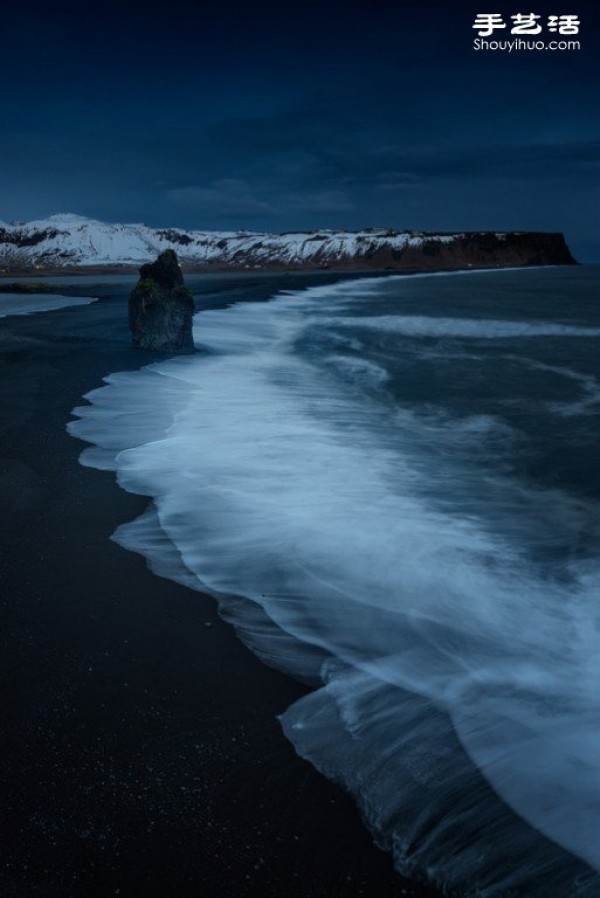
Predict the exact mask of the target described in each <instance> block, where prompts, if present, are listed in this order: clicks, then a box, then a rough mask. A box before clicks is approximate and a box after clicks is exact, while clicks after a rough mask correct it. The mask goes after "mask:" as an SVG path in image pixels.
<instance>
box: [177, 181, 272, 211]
mask: <svg viewBox="0 0 600 898" xmlns="http://www.w3.org/2000/svg"><path fill="white" fill-rule="evenodd" d="M166 195H167V198H168V199H169V200H170V201H171V202H173V203H175V204H176V205H178V206H185V207H186V208H188V209H192V210H193V211H195V212H198V213H209V214H211V215H215V216H224V217H226V218H229V217H231V218H251V217H252V216H254V215H276V214H277V209H276V208H275V207H274V206H273V205H271V203H269V202H266V201H265V200H264V199H261V198H260V197H259V196H257V195H256V194H255V192H254V191H253V189H252V187H251V186H250V185H249V184H247V183H246V182H245V181H242V180H240V179H239V178H221V179H219V180H217V181H213V182H212V183H210V184H208V185H205V186H201V185H196V184H192V185H187V186H183V187H171V188H170V189H168V190H167V191H166Z"/></svg>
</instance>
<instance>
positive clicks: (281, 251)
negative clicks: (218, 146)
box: [0, 215, 575, 274]
mask: <svg viewBox="0 0 600 898" xmlns="http://www.w3.org/2000/svg"><path fill="white" fill-rule="evenodd" d="M166 249H172V250H175V251H176V252H177V255H178V257H179V259H180V261H181V264H182V266H183V267H184V269H188V270H213V271H219V270H239V271H243V270H248V269H273V270H282V269H291V270H303V269H306V270H318V269H323V268H325V269H326V268H336V269H337V268H339V269H348V270H365V269H377V270H382V269H388V270H398V271H402V270H415V269H421V270H423V269H424V270H431V269H441V268H445V269H447V268H469V267H473V268H481V267H494V266H499V267H504V266H515V265H569V264H573V263H574V262H575V260H574V259H573V256H572V255H571V253H570V251H569V248H568V246H567V244H566V242H565V238H564V236H563V235H562V234H560V233H543V232H532V231H507V232H499V231H480V232H463V231H461V232H456V233H448V234H445V233H444V234H442V233H429V232H425V231H402V230H395V229H392V228H387V229H386V228H381V229H377V228H366V229H364V230H359V231H335V230H332V231H329V230H319V231H302V232H296V231H294V232H286V233H279V234H269V233H259V232H250V231H185V230H182V229H180V228H166V229H165V228H162V229H161V228H149V227H147V226H146V225H143V224H106V223H104V222H100V221H93V220H91V219H87V218H82V217H80V216H76V215H52V216H50V218H48V219H43V220H41V221H32V222H28V223H12V224H6V223H2V222H0V268H2V269H3V271H4V273H8V274H10V273H11V272H14V271H32V270H36V269H44V270H48V269H49V270H52V269H59V270H64V269H70V268H103V267H128V268H133V267H138V266H139V265H140V264H143V263H145V262H149V261H151V260H152V259H154V258H156V256H157V255H158V254H159V253H161V252H163V251H164V250H166Z"/></svg>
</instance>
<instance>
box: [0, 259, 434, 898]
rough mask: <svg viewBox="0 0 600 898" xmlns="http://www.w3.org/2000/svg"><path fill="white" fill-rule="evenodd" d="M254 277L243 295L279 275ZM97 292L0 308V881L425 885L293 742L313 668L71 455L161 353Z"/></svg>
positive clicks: (122, 887) (220, 889)
mask: <svg viewBox="0 0 600 898" xmlns="http://www.w3.org/2000/svg"><path fill="white" fill-rule="evenodd" d="M258 283H259V282H258V281H256V280H255V281H254V282H253V287H252V290H250V291H249V293H254V296H253V297H252V298H257V296H258V295H259V294H260V290H261V289H262V291H263V293H265V291H271V290H272V289H273V285H274V281H273V279H272V278H271V279H270V280H269V283H268V286H264V285H263V287H261V288H259V286H257V285H258ZM302 283H303V284H306V283H307V278H306V276H304V277H303V279H302ZM281 286H285V287H286V288H289V287H290V286H293V284H290V279H289V278H287V279H286V281H285V284H281ZM225 287H226V285H222V286H221V287H218V285H217V288H218V289H219V290H221V295H222V297H223V301H225V298H226V297H227V295H228V294H227V290H226V289H225ZM236 287H239V279H238V280H237V281H236ZM79 291H80V292H81V293H82V294H84V293H85V295H94V293H93V292H92V293H89V292H88V291H87V289H86V290H85V291H83V290H81V287H80V288H79ZM72 292H73V293H74V294H76V293H77V292H78V291H77V289H76V288H72ZM105 293H106V297H105V298H103V299H102V300H101V301H100V302H97V303H94V304H92V305H90V306H86V307H82V308H74V309H63V310H58V311H52V312H47V313H41V314H39V315H34V316H31V317H12V318H5V319H1V320H0V366H1V369H2V374H1V377H0V394H1V399H0V402H1V409H2V414H1V418H0V426H1V430H2V442H1V446H0V482H1V489H2V497H3V501H2V503H1V524H0V527H1V531H2V554H1V558H0V584H1V585H0V597H1V605H0V607H1V616H2V621H1V624H0V626H1V630H0V632H1V633H2V636H1V637H0V638H1V640H2V651H1V653H0V659H1V660H0V664H1V666H2V675H3V682H4V687H3V703H2V717H3V720H2V734H3V737H4V738H3V744H2V748H1V749H0V753H1V754H0V761H1V765H0V770H1V774H0V775H1V777H2V779H3V784H2V794H3V796H4V808H3V814H2V818H3V830H4V832H3V835H2V845H3V862H2V874H1V875H0V883H1V894H2V895H3V896H18V898H26V896H37V895H40V896H43V898H58V896H60V898H69V896H77V898H79V896H85V898H94V896H111V895H121V896H132V898H133V896H134V898H138V896H154V895H156V896H164V898H170V896H177V898H186V896H196V895H198V896H199V895H202V896H230V895H231V896H234V895H235V896H261V898H270V896H278V898H279V896H281V895H288V896H292V898H294V896H297V898H317V896H323V898H325V896H327V898H351V896H360V895H365V896H377V898H396V896H398V898H399V896H423V898H424V896H426V895H428V896H431V895H432V894H433V893H431V892H430V891H427V890H426V889H424V888H420V887H417V886H414V885H411V884H410V883H406V882H404V881H402V880H401V879H399V878H398V877H397V876H396V874H395V873H394V871H393V868H392V863H391V860H390V859H389V857H388V856H387V855H385V854H384V853H382V852H380V851H378V850H377V849H376V848H375V847H374V846H373V844H372V841H371V838H370V836H369V834H368V833H367V831H366V829H365V828H364V826H363V825H362V823H361V821H360V818H359V815H358V812H357V811H356V809H355V807H354V804H353V802H352V801H351V799H350V798H349V797H348V796H346V795H345V794H344V793H343V792H342V791H341V790H340V789H338V788H337V787H336V786H335V785H333V784H331V783H329V782H328V781H326V780H325V779H323V778H322V777H321V776H320V775H319V774H317V773H316V772H315V771H314V770H313V769H312V767H310V765H308V764H306V763H305V762H303V761H302V760H301V759H300V758H298V757H297V756H296V755H295V754H294V752H293V750H292V748H291V746H290V745H289V744H288V742H287V741H286V740H285V739H284V737H283V735H282V734H281V731H280V728H279V724H278V722H277V719H276V715H277V714H279V713H280V712H282V711H284V710H285V708H286V707H287V706H288V705H289V704H290V703H291V702H293V701H294V700H295V699H296V698H298V697H299V696H300V695H301V694H302V692H303V691H304V687H302V686H301V685H299V684H297V683H295V682H294V681H292V680H290V679H288V678H286V677H284V676H282V675H280V674H278V673H277V672H275V671H273V670H271V669H269V668H267V667H265V666H263V665H262V664H261V663H260V662H259V661H258V660H257V659H256V658H255V657H254V656H253V655H252V654H251V653H250V652H249V651H248V650H247V649H246V648H245V647H244V646H243V645H242V644H241V643H240V642H239V641H238V639H237V638H236V636H235V634H234V632H233V631H232V630H231V629H230V628H229V627H228V626H227V625H226V624H224V623H223V622H221V621H220V620H219V618H218V616H217V613H216V608H215V604H214V602H213V601H212V600H211V599H210V598H203V597H202V596H201V595H199V594H198V593H195V592H192V591H190V590H187V589H185V588H184V587H181V586H178V585H177V584H175V583H172V582H170V581H167V580H163V579H160V578H158V577H156V576H154V575H153V574H151V573H150V572H149V571H148V570H147V568H146V565H145V563H144V561H143V560H142V559H141V558H140V557H139V556H137V555H134V554H131V553H128V552H126V551H124V550H123V549H121V548H119V547H118V546H117V545H116V544H114V543H113V542H111V541H110V540H109V536H110V534H111V533H112V532H113V531H114V529H115V528H116V527H117V526H118V525H119V524H121V523H123V522H124V521H127V520H131V519H132V518H133V517H135V516H136V515H137V514H139V513H141V511H142V510H143V509H144V507H145V504H146V503H145V500H144V499H143V498H140V497H137V496H132V495H129V494H127V493H124V492H123V491H122V490H120V489H119V488H118V487H117V485H116V483H115V481H114V477H113V475H112V474H110V473H102V472H98V471H95V470H92V469H89V468H83V467H81V466H80V465H79V464H78V461H77V458H78V455H79V453H80V452H81V450H82V448H83V445H82V444H81V443H79V442H78V441H77V440H74V439H73V438H71V437H70V436H69V435H68V434H67V433H66V431H65V424H66V422H67V420H68V419H69V416H70V411H71V409H72V408H73V407H74V406H75V405H78V404H80V402H81V397H82V395H83V394H84V393H85V392H87V391H88V390H90V389H93V388H94V387H96V386H98V385H99V384H100V382H101V379H102V377H103V376H104V375H106V374H108V373H110V372H113V371H118V370H125V369H132V368H138V367H140V366H141V365H142V364H145V363H147V362H149V361H151V360H152V358H151V357H150V356H149V355H146V354H145V353H143V352H140V351H135V350H133V349H131V348H130V345H129V335H128V333H127V330H126V325H125V317H126V316H125V305H124V297H123V293H122V292H121V294H120V296H119V295H118V294H119V290H118V288H116V287H114V286H113V287H112V288H111V290H107V291H105ZM111 293H112V294H116V295H114V296H113V297H112V298H111V296H110V294H111ZM218 302H219V300H218V299H215V297H214V296H213V299H212V301H211V304H213V303H218Z"/></svg>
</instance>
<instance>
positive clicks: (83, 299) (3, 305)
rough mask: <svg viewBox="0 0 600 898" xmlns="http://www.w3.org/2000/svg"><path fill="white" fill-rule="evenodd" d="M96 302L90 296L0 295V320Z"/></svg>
mask: <svg viewBox="0 0 600 898" xmlns="http://www.w3.org/2000/svg"><path fill="white" fill-rule="evenodd" d="M92 302H96V299H95V297H92V296H60V295H59V294H57V293H43V294H40V293H36V294H35V295H34V296H31V295H27V294H23V293H2V294H0V318H6V317H8V316H9V315H33V314H34V313H35V312H51V311H52V310H53V309H64V308H65V307H67V306H87V305H89V304H90V303H92Z"/></svg>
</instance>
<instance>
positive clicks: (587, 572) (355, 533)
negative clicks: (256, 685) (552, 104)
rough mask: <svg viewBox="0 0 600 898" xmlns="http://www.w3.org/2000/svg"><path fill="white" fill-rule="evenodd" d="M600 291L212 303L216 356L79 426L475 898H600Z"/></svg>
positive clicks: (438, 280) (584, 280)
mask: <svg viewBox="0 0 600 898" xmlns="http://www.w3.org/2000/svg"><path fill="white" fill-rule="evenodd" d="M198 282H199V279H198ZM599 288H600V268H599V267H595V266H577V267H568V268H544V269H526V270H504V271H496V270H494V271H481V272H479V271H473V272H456V273H439V274H426V275H412V276H385V277H365V278H361V279H356V280H342V281H340V282H339V283H336V284H330V285H322V286H313V287H309V288H307V289H305V290H288V291H282V292H280V293H278V294H277V295H276V296H275V297H274V298H273V299H272V300H271V301H269V302H255V301H251V300H250V301H246V297H245V296H244V285H243V282H242V281H240V282H239V285H238V287H237V288H236V290H235V291H234V292H233V293H232V294H231V295H230V296H229V297H227V296H225V297H224V298H223V297H221V298H220V300H219V302H218V303H215V302H212V301H211V297H210V295H209V294H208V293H206V292H204V293H203V291H202V288H201V287H198V289H197V299H198V304H199V308H200V311H199V312H198V314H197V315H196V318H195V331H194V336H195V341H196V344H197V346H198V349H199V352H198V353H197V354H196V355H195V356H191V357H181V358H174V359H167V360H161V361H157V362H156V363H154V364H151V365H150V366H148V367H145V368H142V369H141V370H139V371H133V372H126V373H113V374H111V375H110V376H108V377H107V378H106V384H105V385H104V386H102V387H100V388H99V389H97V390H94V391H92V392H91V393H88V394H87V395H86V397H85V399H86V400H87V404H86V405H83V406H81V407H79V408H77V409H75V417H76V420H75V421H73V422H71V423H70V424H69V431H70V432H71V433H72V434H73V435H74V436H77V437H79V438H81V439H83V440H85V441H87V442H88V443H90V444H91V445H90V447H89V448H87V449H86V450H85V451H84V452H83V454H82V457H81V460H82V463H83V464H86V465H90V466H92V467H97V468H102V469H108V470H114V471H115V472H116V476H117V478H118V482H119V484H120V485H121V486H122V487H123V489H125V490H129V491H131V492H135V493H140V494H142V495H147V496H149V497H151V498H152V503H151V504H150V506H149V508H148V510H147V512H146V513H145V514H144V515H143V516H142V517H141V518H138V519H137V520H136V521H133V522H128V523H125V522H124V523H123V525H122V526H121V527H119V529H118V530H117V532H116V533H115V534H114V539H115V540H116V541H117V542H119V543H120V544H121V545H122V546H124V547H125V548H128V549H131V550H133V551H137V552H140V553H142V554H143V555H144V556H145V557H146V558H147V559H148V562H149V564H150V566H151V567H152V569H153V570H154V571H155V572H156V573H157V574H158V575H160V576H166V577H170V578H172V579H174V580H177V581H179V582H183V583H185V584H186V585H188V586H190V587H191V588H193V589H197V590H199V591H202V592H208V593H210V594H212V595H214V596H215V597H216V598H217V600H218V602H219V605H220V609H221V614H222V615H223V616H224V617H225V618H226V619H227V620H229V621H231V623H232V624H233V625H234V626H235V627H236V629H237V631H238V633H239V635H240V638H241V639H243V640H244V642H246V643H247V644H248V645H249V646H250V648H252V650H253V651H254V652H256V654H258V655H259V657H261V658H262V659H263V660H264V661H265V662H266V663H267V664H270V665H272V666H274V667H276V668H278V669H281V670H283V671H286V672H288V673H289V674H291V675H292V676H295V677H297V678H299V679H301V680H302V681H304V682H306V683H308V684H310V686H311V687H312V689H311V691H310V692H309V693H308V694H307V695H306V696H305V697H304V698H302V699H301V700H299V701H298V702H296V703H295V704H294V705H292V706H291V707H290V708H288V709H287V710H285V712H284V713H283V714H282V717H281V725H282V727H283V730H284V732H285V734H286V736H287V738H288V739H289V740H290V741H291V742H292V744H293V745H294V747H295V749H296V751H297V752H298V753H299V754H300V755H301V756H302V757H304V758H307V759H308V760H309V761H311V763H312V764H313V765H314V766H315V767H317V768H318V769H319V770H321V771H322V772H323V773H324V774H325V775H326V776H328V777H330V778H331V779H333V780H335V781H337V782H340V783H341V784H342V785H343V786H344V787H345V788H346V789H347V790H348V791H350V792H351V793H352V794H353V795H354V796H355V799H356V801H357V803H358V805H359V807H360V809H361V813H362V815H363V817H364V819H365V823H366V824H367V825H368V826H369V828H370V830H371V832H372V833H373V837H374V839H375V841H376V842H377V844H378V845H380V846H381V847H383V848H385V849H386V850H387V851H389V852H390V853H392V855H393V857H394V861H395V864H396V866H397V868H398V870H399V871H400V872H402V873H405V874H407V875H409V876H413V877H415V878H419V879H424V880H427V881H430V882H432V883H434V884H436V885H437V886H438V887H439V888H440V889H441V890H442V891H445V892H446V893H448V894H457V895H462V896H471V895H473V896H475V895H477V896H481V898H483V896H486V898H487V896H492V895H493V896H513V895H519V896H521V895H522V896H533V898H542V896H543V898H549V896H552V898H562V896H564V898H572V896H586V898H587V896H600V876H599V875H598V873H597V872H596V871H598V870H600V841H599V840H598V837H597V830H598V820H599V818H600V697H599V696H600V691H599V689H598V684H599V679H600V660H599V659H600V628H599V623H600V612H599V608H598V605H599V600H600V578H599V572H600V565H599V561H598V559H599V545H598V538H599V535H600V501H599V500H600V474H599V472H598V465H597V459H598V411H599V409H600V353H599V346H600V341H599V338H600V307H599V304H598V297H599V292H600V291H599ZM236 299H239V300H241V301H235V300H236ZM224 300H227V301H229V302H231V303H232V304H230V305H227V302H226V301H224ZM211 305H212V307H211ZM215 305H216V306H217V307H215Z"/></svg>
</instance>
